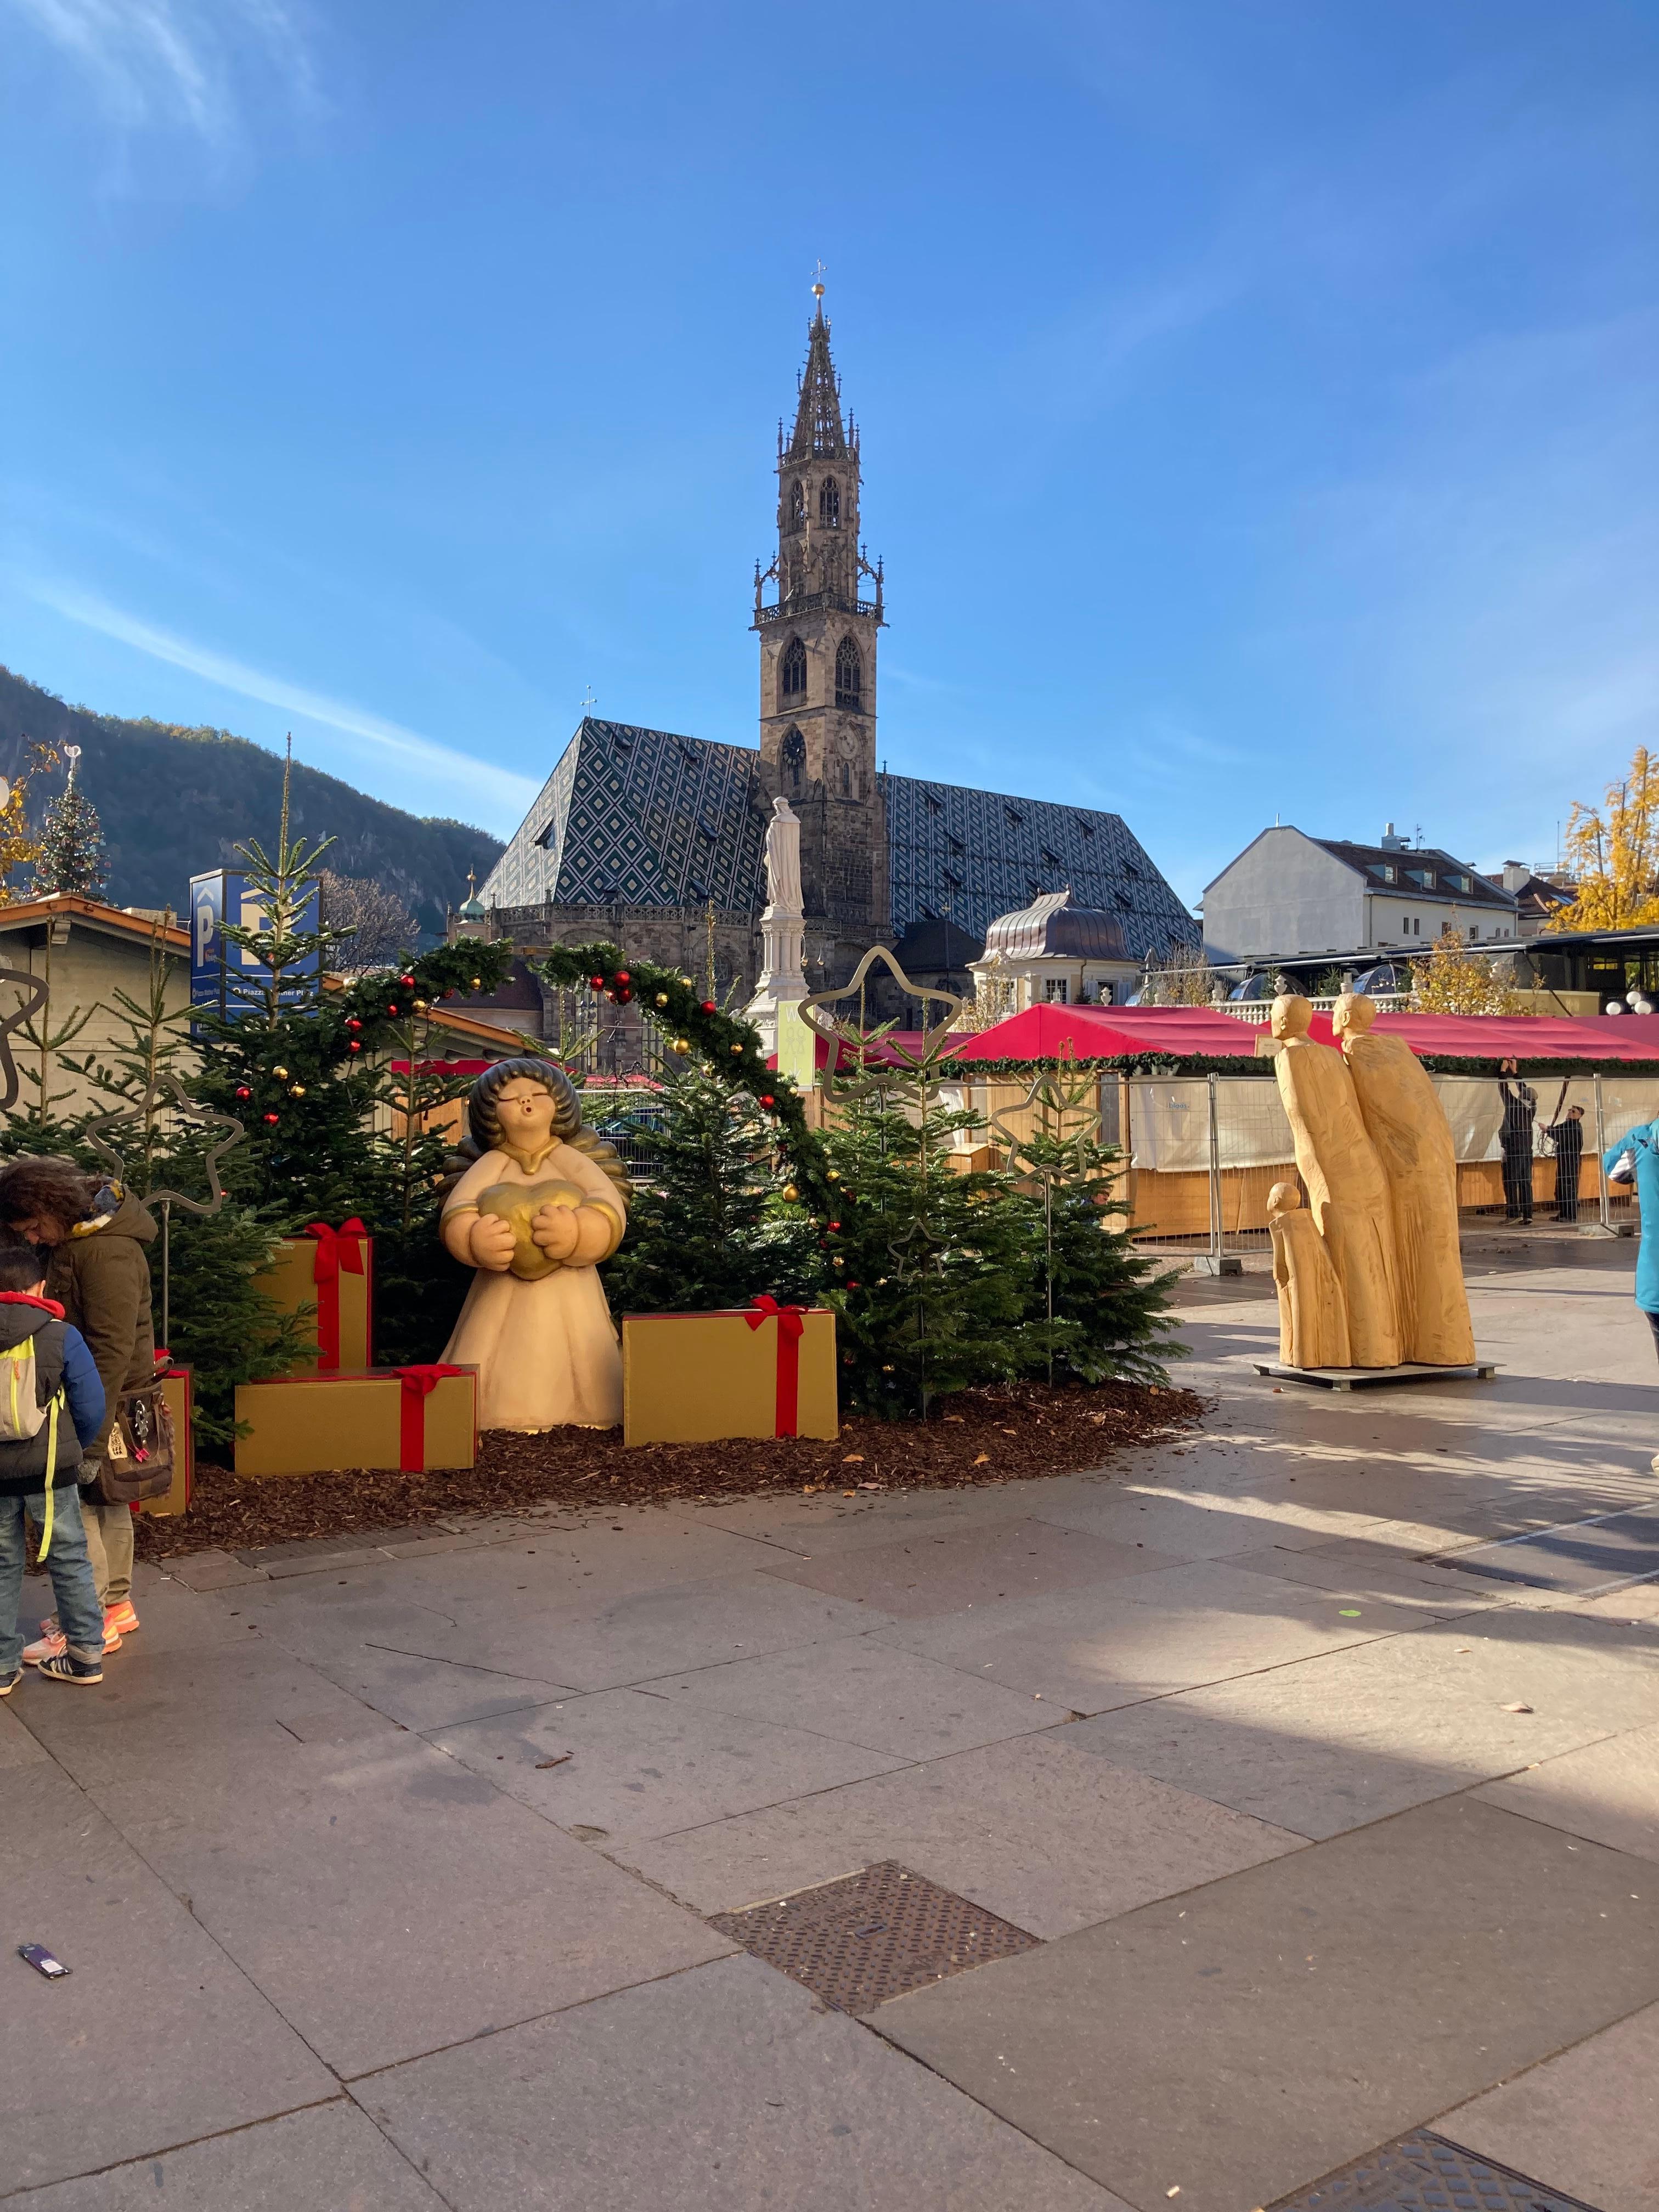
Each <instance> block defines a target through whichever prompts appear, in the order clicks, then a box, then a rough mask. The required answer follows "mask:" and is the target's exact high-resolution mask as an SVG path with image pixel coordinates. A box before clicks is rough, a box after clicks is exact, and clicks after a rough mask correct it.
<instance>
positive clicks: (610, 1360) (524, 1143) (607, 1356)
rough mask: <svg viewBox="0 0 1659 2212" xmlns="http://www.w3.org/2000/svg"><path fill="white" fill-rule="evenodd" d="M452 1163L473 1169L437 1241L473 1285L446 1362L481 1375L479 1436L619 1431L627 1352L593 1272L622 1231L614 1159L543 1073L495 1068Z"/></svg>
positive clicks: (556, 1081) (555, 1071)
mask: <svg viewBox="0 0 1659 2212" xmlns="http://www.w3.org/2000/svg"><path fill="white" fill-rule="evenodd" d="M460 1151H461V1155H462V1158H463V1159H464V1160H465V1161H468V1162H470V1163H471V1164H470V1165H468V1166H467V1167H466V1169H465V1172H464V1173H463V1174H462V1175H461V1176H459V1179H458V1180H457V1182H456V1183H455V1185H454V1188H453V1189H452V1190H451V1192H450V1193H449V1195H448V1197H447V1200H446V1201H445V1205H444V1210H443V1218H442V1220H441V1225H440V1229H441V1235H442V1237H443V1240H444V1243H445V1246H446V1247H447V1249H448V1250H449V1251H450V1253H451V1254H453V1256H454V1257H455V1258H456V1259H457V1260H459V1261H461V1262H462V1263H463V1264H464V1265H465V1266H468V1267H476V1268H477V1271H478V1272H477V1274H476V1275H475V1276H474V1278H473V1281H472V1287H471V1290H470V1291H468V1292H467V1294H466V1304H465V1305H464V1306H463V1307H462V1308H461V1311H460V1318H459V1320H458V1321H457V1322H456V1323H455V1329H454V1334H453V1335H452V1336H451V1338H450V1340H449V1342H448V1344H447V1346H445V1348H444V1358H445V1359H446V1360H453V1361H454V1362H455V1363H456V1364H458V1365H467V1366H476V1367H477V1370H478V1425H479V1426H480V1427H481V1428H485V1429H518V1430H521V1431H537V1430H541V1429H551V1428H558V1427H562V1426H564V1425H572V1426H576V1427H581V1428H592V1429H609V1428H614V1427H615V1426H616V1425H617V1423H618V1422H619V1421H620V1420H621V1419H622V1410H623V1389H622V1351H621V1348H620V1346H619V1345H618V1343H617V1329H616V1324H615V1323H614V1322H612V1320H611V1309H610V1307H609V1306H608V1305H607V1304H605V1291H604V1289H603V1287H602V1285H600V1282H599V1273H598V1267H599V1261H601V1260H608V1259H609V1258H610V1256H611V1254H612V1253H613V1252H614V1251H615V1250H616V1249H617V1245H618V1244H620V1243H621V1242H622V1237H623V1228H624V1227H625V1226H626V1225H627V1220H628V1200H629V1182H628V1176H627V1171H626V1170H625V1169H624V1168H623V1164H622V1161H621V1159H620V1158H618V1156H617V1152H616V1151H615V1150H614V1149H613V1147H612V1146H610V1145H607V1144H606V1143H605V1140H604V1139H603V1138H601V1137H596V1136H595V1135H594V1134H593V1133H592V1130H590V1129H586V1128H584V1127H583V1126H582V1113H581V1102H580V1099H579V1097H577V1094H576V1089H575V1085H574V1084H573V1083H572V1082H571V1080H570V1078H569V1077H568V1075H567V1074H566V1073H564V1071H563V1069H562V1068H559V1067H555V1066H552V1065H551V1064H550V1062H549V1061H547V1060H528V1059H526V1060H498V1061H497V1062H496V1064H495V1066H494V1067H491V1068H489V1069H487V1070H486V1072H485V1073H483V1075H481V1076H480V1077H479V1078H478V1079H477V1082H476V1083H475V1084H474V1085H473V1086H472V1093H471V1098H470V1099H469V1101H468V1103H467V1133H466V1135H465V1138H464V1139H462V1143H461V1146H460Z"/></svg>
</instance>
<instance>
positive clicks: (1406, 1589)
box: [1227, 1538, 1504, 1620]
mask: <svg viewBox="0 0 1659 2212" xmlns="http://www.w3.org/2000/svg"><path fill="white" fill-rule="evenodd" d="M1363 1552H1364V1540H1363V1539H1358V1538H1356V1539H1354V1540H1352V1541H1351V1542H1350V1543H1349V1544H1347V1545H1346V1546H1345V1547H1343V1550H1342V1553H1341V1554H1340V1556H1337V1555H1334V1554H1333V1553H1331V1552H1329V1551H1328V1550H1327V1549H1326V1548H1325V1547H1323V1546H1320V1547H1317V1548H1316V1549H1315V1550H1313V1551H1302V1550H1298V1551H1281V1550H1280V1549H1279V1547H1278V1546H1276V1545H1266V1546H1264V1547H1263V1548H1262V1549H1261V1551H1259V1552H1234V1553H1230V1554H1229V1557H1228V1560H1227V1564H1228V1565H1229V1566H1232V1567H1240V1568H1243V1571H1245V1572H1246V1573H1247V1574H1253V1575H1272V1576H1273V1577H1275V1578H1276V1579H1277V1580H1279V1582H1290V1583H1307V1584H1309V1585H1310V1587H1311V1588H1313V1589H1328V1590H1334V1591H1336V1592H1338V1593H1339V1594H1340V1595H1342V1596H1345V1597H1347V1598H1350V1599H1356V1598H1357V1599H1361V1600H1366V1601H1371V1602H1373V1603H1375V1602H1378V1601H1384V1602H1387V1603H1389V1604H1391V1605H1403V1606H1406V1607H1409V1608H1411V1609H1412V1610H1413V1611H1415V1612H1419V1613H1429V1614H1431V1615H1433V1616H1434V1617H1435V1618H1436V1619H1437V1620H1453V1619H1455V1617H1456V1616H1457V1615H1459V1614H1460V1613H1476V1612H1479V1610H1480V1607H1482V1606H1486V1605H1498V1604H1501V1603H1502V1602H1503V1601H1504V1594H1503V1593H1502V1592H1501V1591H1498V1590H1496V1589H1492V1587H1491V1585H1490V1584H1488V1583H1484V1582H1483V1581H1482V1580H1481V1579H1480V1577H1478V1576H1476V1575H1460V1574H1459V1573H1458V1572H1457V1571H1456V1570H1455V1569H1454V1568H1449V1567H1432V1566H1425V1565H1420V1564H1419V1562H1417V1561H1416V1560H1401V1559H1396V1558H1395V1556H1394V1555H1393V1554H1392V1553H1386V1552H1385V1553H1383V1554H1382V1555H1381V1556H1380V1557H1379V1558H1377V1559H1373V1560H1370V1561H1367V1560H1365V1559H1364V1558H1363V1557H1357V1556H1356V1554H1358V1553H1363Z"/></svg>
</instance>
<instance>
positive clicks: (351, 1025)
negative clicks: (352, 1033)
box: [346, 1014, 362, 1030]
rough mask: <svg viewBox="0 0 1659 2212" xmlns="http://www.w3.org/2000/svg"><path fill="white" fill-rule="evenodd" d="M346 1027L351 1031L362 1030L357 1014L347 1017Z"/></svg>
mask: <svg viewBox="0 0 1659 2212" xmlns="http://www.w3.org/2000/svg"><path fill="white" fill-rule="evenodd" d="M346 1027H347V1028H348V1029H349V1030H360V1029H362V1023H361V1022H360V1021H359V1020H358V1019H357V1018H356V1015H355V1014H348V1015H347V1017H346Z"/></svg>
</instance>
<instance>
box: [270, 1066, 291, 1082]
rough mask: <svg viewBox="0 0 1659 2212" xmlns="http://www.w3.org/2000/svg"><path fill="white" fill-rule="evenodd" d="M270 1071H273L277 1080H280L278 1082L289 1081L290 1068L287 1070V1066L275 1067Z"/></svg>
mask: <svg viewBox="0 0 1659 2212" xmlns="http://www.w3.org/2000/svg"><path fill="white" fill-rule="evenodd" d="M270 1072H271V1073H272V1074H273V1075H274V1076H275V1077H276V1080H277V1081H278V1083H286V1082H287V1081H288V1070H287V1068H285V1067H273V1068H272V1069H271V1071H270Z"/></svg>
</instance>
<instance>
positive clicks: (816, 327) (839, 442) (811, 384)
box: [789, 286, 847, 459]
mask: <svg viewBox="0 0 1659 2212" xmlns="http://www.w3.org/2000/svg"><path fill="white" fill-rule="evenodd" d="M814 289H815V290H817V291H818V292H819V294H820V295H822V290H823V288H822V286H815V287H814ZM846 451H847V433H846V431H845V429H844V428H842V419H841V379H840V378H839V377H838V376H837V375H836V365H835V363H834V362H832V361H831V360H830V358H829V324H828V323H827V322H826V321H825V320H824V316H823V298H822V296H820V298H819V300H818V304H817V311H816V313H814V315H813V317H812V320H811V325H810V326H809V328H808V331H807V336H806V373H805V375H804V376H803V377H802V378H801V380H800V403H799V406H798V407H797V408H796V410H795V435H794V436H793V438H791V440H790V441H789V452H790V453H791V454H792V455H793V457H794V458H796V459H805V456H806V455H807V454H808V453H836V454H840V453H845V452H846Z"/></svg>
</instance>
